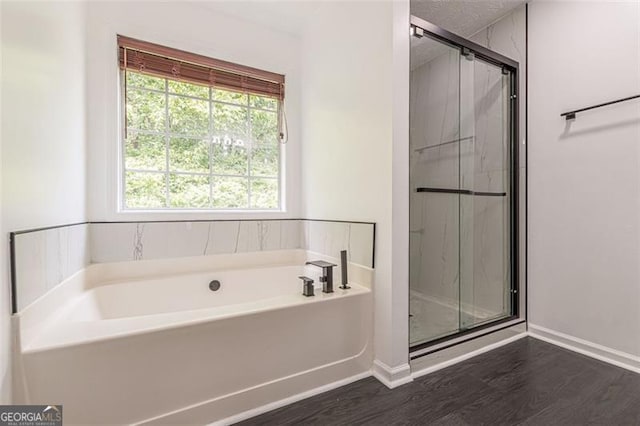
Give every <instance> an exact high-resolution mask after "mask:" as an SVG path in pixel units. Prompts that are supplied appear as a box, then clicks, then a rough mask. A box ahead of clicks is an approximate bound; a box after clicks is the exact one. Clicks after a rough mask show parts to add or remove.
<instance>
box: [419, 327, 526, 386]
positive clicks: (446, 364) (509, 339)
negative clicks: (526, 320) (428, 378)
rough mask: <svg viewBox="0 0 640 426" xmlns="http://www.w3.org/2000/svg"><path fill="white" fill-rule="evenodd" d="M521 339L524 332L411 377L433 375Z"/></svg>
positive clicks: (524, 334)
mask: <svg viewBox="0 0 640 426" xmlns="http://www.w3.org/2000/svg"><path fill="white" fill-rule="evenodd" d="M523 337H527V333H526V332H523V333H520V334H517V335H515V336H512V337H508V338H506V339H504V340H500V341H499V342H495V343H491V344H489V345H487V346H483V347H481V348H480V349H476V350H475V351H471V352H468V353H465V354H464V355H460V356H458V357H455V358H452V359H449V360H447V361H443V362H441V363H438V364H435V365H432V366H430V367H427V368H423V369H421V370H417V371H413V372H412V373H411V376H412V377H413V378H414V379H416V378H418V377H421V376H425V375H427V374H429V373H433V372H435V371H438V370H442V369H443V368H447V367H450V366H452V365H454V364H457V363H459V362H462V361H466V360H468V359H469V358H473V357H475V356H478V355H480V354H483V353H485V352H489V351H492V350H494V349H496V348H499V347H500V346H504V345H508V344H509V343H512V342H515V341H516V340H519V339H522V338H523Z"/></svg>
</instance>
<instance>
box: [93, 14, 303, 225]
mask: <svg viewBox="0 0 640 426" xmlns="http://www.w3.org/2000/svg"><path fill="white" fill-rule="evenodd" d="M88 11H89V14H88V15H89V16H88V52H89V53H88V55H89V57H88V89H87V90H88V92H87V93H88V97H89V99H91V102H90V103H89V108H88V113H89V121H88V126H89V127H88V131H89V140H90V141H91V143H90V144H89V157H88V166H89V168H88V172H89V182H88V185H89V187H88V203H89V217H90V219H91V220H92V221H108V220H151V219H155V220H169V219H174V220H175V219H215V218H225V219H227V218H228V219H231V218H234V219H237V218H254V217H255V214H252V213H249V214H240V213H222V212H220V213H177V212H161V213H153V214H151V213H131V212H129V213H120V214H117V213H116V210H117V198H116V194H117V192H116V186H115V182H117V179H118V173H119V170H118V167H117V165H116V164H117V161H116V159H117V158H118V157H117V154H118V144H119V143H120V134H121V133H120V128H119V122H118V117H119V96H118V92H119V86H118V75H119V70H118V63H117V44H116V35H117V34H121V35H126V36H129V37H134V38H138V39H141V40H145V41H151V42H154V43H158V44H163V45H166V46H170V47H175V48H178V49H182V50H186V51H189V52H194V53H199V54H203V55H207V56H211V57H214V58H218V59H223V60H227V61H231V62H236V63H240V64H243V65H249V66H252V67H256V68H261V69H265V70H268V71H273V72H277V73H282V74H285V76H286V100H285V105H286V111H287V117H288V122H289V143H288V144H287V145H286V159H287V169H286V175H287V176H286V187H287V202H286V204H287V212H286V213H284V214H283V213H268V214H264V213H261V214H260V217H261V218H265V217H297V216H299V213H300V196H299V192H300V186H299V185H300V163H299V157H300V137H299V125H298V123H299V122H300V118H299V109H300V108H299V103H300V100H299V99H300V81H299V75H300V72H299V66H300V59H299V42H298V40H297V39H296V38H295V37H294V36H292V35H289V34H286V33H284V32H279V31H274V30H270V29H267V28H266V27H264V26H261V25H253V24H251V23H250V22H248V21H246V20H240V19H237V18H234V17H231V16H227V15H223V14H220V13H214V11H213V10H212V9H209V8H208V7H207V6H206V5H205V4H198V3H197V2H195V3H185V2H155V3H153V5H152V6H151V5H150V3H149V2H146V1H133V2H107V1H103V2H97V1H96V2H90V3H89V5H88Z"/></svg>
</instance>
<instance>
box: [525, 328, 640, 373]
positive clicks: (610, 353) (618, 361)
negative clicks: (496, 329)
mask: <svg viewBox="0 0 640 426" xmlns="http://www.w3.org/2000/svg"><path fill="white" fill-rule="evenodd" d="M529 336H531V337H533V338H534V339H539V340H542V341H544V342H547V343H551V344H552V345H556V346H560V347H561V348H565V349H568V350H570V351H573V352H577V353H579V354H582V355H586V356H588V357H591V358H595V359H597V360H600V361H603V362H606V363H609V364H612V365H615V366H617V367H621V368H624V369H627V370H631V371H633V372H635V373H640V357H637V356H635V355H632V354H629V353H626V352H622V351H618V350H616V349H612V348H609V347H606V346H603V345H599V344H597V343H593V342H590V341H588V340H584V339H580V338H578V337H574V336H570V335H568V334H564V333H560V332H559V331H554V330H550V329H548V328H544V327H540V326H539V325H535V324H529Z"/></svg>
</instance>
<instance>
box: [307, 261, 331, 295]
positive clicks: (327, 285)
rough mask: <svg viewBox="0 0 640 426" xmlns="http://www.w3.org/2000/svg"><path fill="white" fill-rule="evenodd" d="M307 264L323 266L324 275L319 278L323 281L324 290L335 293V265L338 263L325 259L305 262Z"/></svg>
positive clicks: (324, 291)
mask: <svg viewBox="0 0 640 426" xmlns="http://www.w3.org/2000/svg"><path fill="white" fill-rule="evenodd" d="M305 265H313V266H317V267H318V268H322V276H321V277H320V279H319V281H320V282H321V283H322V292H323V293H333V267H334V266H337V265H335V264H333V263H329V262H325V261H324V260H312V261H309V262H307V263H305Z"/></svg>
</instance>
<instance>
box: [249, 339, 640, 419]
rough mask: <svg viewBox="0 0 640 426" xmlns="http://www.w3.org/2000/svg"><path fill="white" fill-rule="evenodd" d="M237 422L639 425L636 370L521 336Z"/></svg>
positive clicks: (639, 388) (639, 383) (639, 380)
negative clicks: (400, 381)
mask: <svg viewBox="0 0 640 426" xmlns="http://www.w3.org/2000/svg"><path fill="white" fill-rule="evenodd" d="M241 424H242V425H365V424H366V425H425V424H429V425H479V424H483V425H516V424H523V425H545V426H546V425H583V424H597V425H633V424H638V425H640V375H638V374H636V373H633V372H631V371H627V370H624V369H622V368H618V367H615V366H612V365H609V364H605V363H603V362H600V361H597V360H594V359H591V358H588V357H586V356H583V355H580V354H577V353H574V352H570V351H567V350H565V349H562V348H559V347H557V346H554V345H550V344H548V343H545V342H542V341H539V340H535V339H532V338H524V339H521V340H518V341H516V342H514V343H511V344H509V345H506V346H503V347H501V348H498V349H495V350H493V351H491V352H487V353H485V354H483V355H480V356H477V357H475V358H472V359H470V360H467V361H464V362H462V363H459V364H456V365H454V366H451V367H449V368H446V369H444V370H440V371H437V372H435V373H432V374H429V375H427V376H423V377H421V378H419V379H417V380H414V381H413V382H412V383H409V384H407V385H404V386H400V387H398V388H396V389H393V390H389V389H387V388H386V387H385V386H384V385H382V384H381V383H379V382H378V381H377V380H376V379H374V378H372V377H370V378H367V379H364V380H360V381H358V382H355V383H352V384H350V385H347V386H344V387H341V388H339V389H335V390H333V391H330V392H326V393H323V394H320V395H316V396H314V397H311V398H308V399H305V400H303V401H300V402H297V403H295V404H292V405H289V406H286V407H283V408H280V409H277V410H274V411H271V412H269V413H266V414H263V415H261V416H258V417H254V418H252V419H249V420H247V421H244V422H242V423H241Z"/></svg>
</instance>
